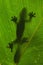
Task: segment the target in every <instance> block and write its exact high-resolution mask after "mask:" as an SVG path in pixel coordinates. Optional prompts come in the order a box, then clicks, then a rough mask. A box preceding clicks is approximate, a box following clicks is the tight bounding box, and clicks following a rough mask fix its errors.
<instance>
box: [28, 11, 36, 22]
mask: <svg viewBox="0 0 43 65" xmlns="http://www.w3.org/2000/svg"><path fill="white" fill-rule="evenodd" d="M28 15H29V21H31V20H32V18H33V17H36V16H35V13H33V12H30V13H29V14H28Z"/></svg>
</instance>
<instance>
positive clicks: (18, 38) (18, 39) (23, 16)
mask: <svg viewBox="0 0 43 65" xmlns="http://www.w3.org/2000/svg"><path fill="white" fill-rule="evenodd" d="M28 16H29V17H30V18H29V20H28V21H31V19H32V18H33V17H35V13H33V12H30V13H29V14H28ZM26 18H27V9H26V8H25V7H24V8H23V9H22V11H21V12H20V18H19V22H18V23H17V17H16V16H14V17H12V19H11V21H13V22H15V23H16V24H17V26H16V40H14V41H12V42H11V43H9V45H8V48H10V49H11V52H12V49H13V45H14V44H16V43H20V42H21V43H24V42H28V39H27V38H25V37H24V38H22V36H23V33H24V30H25V22H27V20H26Z"/></svg>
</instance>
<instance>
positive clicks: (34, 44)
mask: <svg viewBox="0 0 43 65" xmlns="http://www.w3.org/2000/svg"><path fill="white" fill-rule="evenodd" d="M23 7H26V8H27V11H28V13H29V12H32V11H33V12H35V13H36V18H33V19H32V21H31V22H29V23H26V25H25V31H24V37H28V39H29V42H28V43H25V44H23V45H22V46H21V52H22V54H21V59H20V62H19V64H18V65H43V0H0V64H2V65H14V61H13V57H14V54H15V51H16V46H15V47H14V49H13V53H11V52H10V49H8V48H7V47H6V46H7V45H8V43H9V42H11V41H13V40H15V38H16V25H15V24H14V22H12V21H11V17H12V16H14V15H15V16H17V18H18V19H19V13H20V11H21V10H22V8H23Z"/></svg>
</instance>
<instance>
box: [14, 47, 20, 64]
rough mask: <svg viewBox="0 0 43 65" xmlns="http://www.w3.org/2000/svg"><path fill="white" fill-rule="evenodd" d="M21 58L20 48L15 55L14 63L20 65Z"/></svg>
mask: <svg viewBox="0 0 43 65" xmlns="http://www.w3.org/2000/svg"><path fill="white" fill-rule="evenodd" d="M20 57H21V50H20V47H18V48H17V50H16V53H15V55H14V62H15V64H18V63H19V61H20Z"/></svg>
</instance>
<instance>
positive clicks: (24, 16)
mask: <svg viewBox="0 0 43 65" xmlns="http://www.w3.org/2000/svg"><path fill="white" fill-rule="evenodd" d="M26 14H27V9H26V8H25V7H24V8H23V9H22V11H21V12H20V18H21V19H25V18H26Z"/></svg>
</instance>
